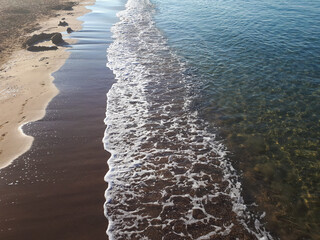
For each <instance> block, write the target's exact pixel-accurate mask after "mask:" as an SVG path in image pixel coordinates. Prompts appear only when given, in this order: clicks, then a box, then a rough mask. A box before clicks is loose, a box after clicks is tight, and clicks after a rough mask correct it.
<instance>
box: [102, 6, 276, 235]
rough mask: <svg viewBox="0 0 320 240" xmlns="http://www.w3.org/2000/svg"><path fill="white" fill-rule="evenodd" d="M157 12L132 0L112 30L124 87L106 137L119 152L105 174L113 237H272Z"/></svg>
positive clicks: (115, 95) (119, 87) (112, 104)
mask: <svg viewBox="0 0 320 240" xmlns="http://www.w3.org/2000/svg"><path fill="white" fill-rule="evenodd" d="M153 15H154V7H153V5H152V4H151V3H150V2H149V0H128V2H127V4H126V10H124V11H122V12H119V13H118V17H119V18H120V21H119V22H118V23H117V24H116V25H115V26H114V27H113V28H112V32H113V38H114V42H113V43H112V44H111V45H110V47H109V49H108V67H109V68H110V69H112V71H113V72H114V74H115V76H116V80H117V82H116V83H115V84H114V85H113V87H112V89H111V90H110V91H109V93H108V103H107V112H106V116H107V117H106V119H105V123H106V125H107V129H106V132H105V138H104V144H105V149H106V150H108V151H109V152H110V153H111V157H110V159H109V160H108V164H109V172H108V173H107V174H106V176H105V181H107V182H108V189H107V191H106V194H105V195H106V204H105V215H106V217H107V218H108V220H109V227H108V230H107V233H108V236H109V238H110V239H118V238H121V239H133V238H136V239H152V238H151V237H150V235H148V234H149V233H148V229H149V230H151V229H152V231H153V232H155V230H159V231H162V233H161V234H162V237H164V236H165V235H168V234H174V235H175V236H178V237H183V238H185V239H210V238H211V237H213V236H215V235H217V236H218V235H219V236H226V235H229V234H232V230H233V229H234V228H236V227H238V228H239V227H241V228H243V229H244V230H243V231H244V232H247V233H248V234H252V235H254V236H256V238H257V239H263V238H266V239H272V237H271V236H270V234H269V233H268V232H267V231H266V230H265V229H264V227H263V225H262V224H261V223H260V221H259V220H258V219H257V218H256V217H254V215H252V214H251V213H250V212H249V211H248V210H247V207H246V205H245V204H244V203H243V198H242V196H241V191H242V187H241V183H240V182H239V180H238V176H237V174H236V172H235V170H234V168H233V167H232V165H231V163H230V162H229V160H228V158H227V151H226V149H225V147H224V145H223V144H222V143H221V142H219V141H217V140H216V137H215V135H214V134H212V133H209V132H208V131H207V128H206V124H205V123H204V122H202V121H200V120H199V117H198V114H197V112H195V111H191V110H190V104H191V102H192V96H190V89H192V81H191V79H190V76H186V75H184V74H183V73H184V72H185V71H186V64H184V63H182V62H181V61H180V59H179V58H178V56H177V55H175V54H174V53H173V52H172V51H171V49H170V48H169V46H168V44H167V42H166V39H165V38H164V37H163V35H162V34H161V32H160V31H159V30H158V29H157V28H156V26H155V23H154V21H153ZM221 204H222V207H223V208H225V209H222V210H221V211H220V209H219V208H221ZM229 205H230V206H231V207H229ZM226 210H229V213H228V216H225V215H224V212H223V211H226ZM252 221H253V222H252ZM179 224H180V225H179ZM177 226H179V227H180V228H179V227H177ZM195 226H200V227H203V231H202V232H201V233H199V232H197V229H196V227H195ZM251 226H254V227H251ZM181 229H185V230H181Z"/></svg>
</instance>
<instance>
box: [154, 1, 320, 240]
mask: <svg viewBox="0 0 320 240" xmlns="http://www.w3.org/2000/svg"><path fill="white" fill-rule="evenodd" d="M153 2H154V3H155V4H156V6H157V14H156V17H155V18H156V22H157V26H158V27H159V28H160V29H161V30H162V31H163V32H164V34H165V36H166V37H167V38H168V39H169V43H170V45H171V47H172V48H173V49H175V50H176V51H177V52H178V54H179V55H180V56H183V57H184V60H185V61H186V62H187V63H188V64H189V66H190V67H192V74H193V76H194V79H193V81H194V82H195V85H197V86H198V88H197V90H198V95H197V97H196V100H195V101H194V108H195V109H197V110H198V111H199V113H200V115H201V117H202V118H203V119H205V120H206V121H207V122H209V123H210V124H211V126H213V127H219V130H218V134H219V139H222V140H224V141H223V142H224V144H225V145H226V146H227V147H228V149H229V150H230V151H231V153H232V154H230V155H229V157H232V160H233V163H234V164H235V165H237V169H238V170H242V171H243V178H244V179H243V182H244V183H245V192H246V196H247V199H246V200H247V201H248V202H252V201H255V202H257V203H258V204H259V205H260V206H261V207H262V209H265V210H267V218H268V220H269V227H270V228H272V229H273V230H274V231H276V232H277V233H278V234H280V235H281V236H285V238H288V236H290V237H289V238H292V239H302V238H306V239H310V238H312V239H317V238H319V235H318V233H319V230H320V229H319V223H320V218H319V216H320V209H319V208H320V198H319V196H320V192H319V189H320V185H319V184H320V181H319V172H320V163H319V158H320V140H319V136H320V104H319V102H320V101H319V100H320V58H319V56H320V28H319V25H320V3H319V1H308V2H305V1H300V0H289V1H240V0H239V1H238V0H237V1H206V0H200V1H191V0H187V1H184V2H183V4H181V3H177V2H175V1H171V0H154V1H153ZM293 229H294V230H293ZM291 234H292V235H291Z"/></svg>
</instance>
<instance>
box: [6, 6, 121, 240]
mask: <svg viewBox="0 0 320 240" xmlns="http://www.w3.org/2000/svg"><path fill="white" fill-rule="evenodd" d="M99 2H100V3H99ZM99 2H97V3H95V5H92V4H91V2H83V4H79V6H76V7H74V10H73V11H72V12H69V11H68V12H64V11H62V12H60V11H59V12H58V14H61V15H59V16H58V17H57V18H55V19H50V20H49V21H48V22H44V23H43V28H42V29H43V31H54V32H58V31H61V32H62V31H65V28H60V27H57V24H58V23H59V21H61V19H62V18H65V19H64V21H67V22H68V23H69V26H70V27H72V28H73V29H74V30H79V31H75V32H73V33H72V34H71V38H72V39H71V38H70V39H69V38H66V37H65V41H66V42H67V43H68V45H64V46H63V47H59V50H57V51H46V52H27V51H26V50H21V51H18V52H16V53H14V54H13V55H12V57H11V58H10V60H9V61H8V62H7V63H6V64H5V65H3V69H4V70H3V71H1V84H6V85H5V87H3V88H1V89H8V91H7V93H6V94H1V97H3V98H2V99H1V105H0V106H1V113H5V114H1V129H0V131H1V134H4V135H3V137H2V139H1V149H3V150H2V154H1V166H2V167H4V166H7V167H4V168H2V169H0V212H1V214H0V239H6V240H17V239H27V240H28V239H30V240H31V239H32V240H35V239H39V240H40V239H47V240H50V239H52V240H53V239H70V240H73V239H88V240H89V239H96V240H99V239H101V240H102V239H106V238H107V236H106V229H107V226H108V222H107V219H106V218H105V216H104V209H103V204H104V202H105V197H104V192H105V190H106V188H107V184H106V183H105V182H104V175H105V174H106V172H107V171H108V166H107V159H108V157H109V155H108V153H107V152H106V151H105V150H104V149H103V144H102V138H103V135H104V130H105V125H104V122H103V119H104V118H105V110H106V92H107V91H108V89H110V87H111V85H112V83H113V82H114V76H113V74H112V72H111V71H110V70H108V69H107V68H106V49H107V46H108V45H107V44H109V43H110V42H111V33H110V31H109V29H110V27H111V25H112V24H114V22H116V20H117V19H116V17H115V13H116V12H117V11H119V9H118V8H116V7H115V6H114V5H112V6H108V4H107V3H106V2H103V1H102V3H101V1H99ZM89 3H90V4H89ZM84 4H85V5H86V6H89V7H88V8H89V10H88V9H87V8H85V7H84ZM101 10H103V11H105V12H108V14H109V15H108V14H106V13H104V14H101ZM68 13H69V14H68ZM71 13H72V15H71ZM85 13H88V14H86V15H85V16H84V17H82V18H81V19H80V20H82V21H84V25H83V28H82V29H81V23H82V22H81V21H76V17H78V16H81V15H83V14H85ZM63 14H66V15H63ZM72 19H73V20H72ZM50 22H51V23H52V25H49V23H50ZM80 29H81V30H80ZM38 32H41V30H38ZM65 36H67V35H65ZM65 50H67V51H65ZM47 63H48V64H47ZM88 63H89V64H88ZM58 69H59V70H58ZM57 70H58V71H57ZM55 71H56V72H55ZM53 72H55V73H54V74H53V75H51V74H52V73H53ZM22 76H23V78H22ZM53 80H54V84H53V83H52V81H53ZM58 89H59V90H58ZM9 90H12V91H9ZM54 96H56V97H54ZM53 97H54V98H53ZM52 98H53V99H52ZM3 109H5V111H3ZM45 109H46V110H45ZM9 110H10V111H9ZM43 116H44V117H43ZM40 118H41V120H38V121H36V122H31V121H35V120H37V119H40ZM22 125H24V126H23V127H22V128H23V132H24V133H25V134H27V135H28V136H33V137H27V136H26V135H24V134H22V132H21V130H20V129H21V127H20V126H22ZM31 144H32V146H31V148H30V150H29V151H27V152H25V151H26V150H27V149H29V147H30V145H31ZM18 148H19V152H17V149H18ZM9 150H10V151H9ZM24 152H25V153H24ZM18 155H20V156H19V157H17V156H18ZM14 158H16V159H15V160H14V161H13V162H12V160H13V159H14ZM10 163H11V164H10Z"/></svg>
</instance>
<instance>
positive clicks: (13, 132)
mask: <svg viewBox="0 0 320 240" xmlns="http://www.w3.org/2000/svg"><path fill="white" fill-rule="evenodd" d="M78 3H80V4H78V5H77V6H75V7H73V9H74V10H73V11H64V10H62V11H58V12H57V13H56V14H57V15H58V16H57V17H54V18H50V19H47V20H46V21H43V22H41V23H39V25H38V27H39V29H38V30H37V31H35V32H32V33H31V34H30V35H33V34H39V33H41V32H45V33H51V32H65V31H66V27H62V26H58V23H59V21H60V20H61V19H65V20H64V21H66V22H67V23H68V24H69V26H70V27H71V28H72V29H73V30H75V31H77V30H79V29H81V21H78V20H77V18H78V17H79V16H82V15H84V14H85V13H86V12H88V9H87V8H85V5H84V4H83V3H81V1H78ZM92 3H93V1H91V2H90V1H86V2H85V4H86V5H88V4H92ZM66 34H67V33H66ZM66 41H67V44H68V43H69V44H70V43H72V40H66ZM41 45H52V43H51V41H50V42H47V43H42V44H41ZM67 48H68V45H64V46H60V47H59V48H58V50H56V51H43V52H30V51H26V50H24V49H23V50H19V51H16V52H14V53H13V54H12V55H11V57H10V58H9V59H8V61H7V62H6V63H5V64H3V65H2V66H1V71H0V91H1V95H0V108H1V114H0V168H3V167H6V166H8V165H9V164H10V163H11V162H12V161H13V160H14V159H15V158H17V157H18V156H20V155H21V154H23V153H24V152H25V151H27V150H28V149H29V148H30V147H31V144H32V141H33V138H32V137H30V136H26V135H24V134H23V133H22V131H21V126H23V125H24V124H25V123H27V122H31V121H35V120H38V119H41V118H42V117H43V116H44V114H45V108H46V106H47V104H48V102H49V101H50V100H51V99H52V98H53V97H54V96H56V95H57V93H58V90H57V88H56V87H55V86H54V84H53V83H52V81H53V77H52V76H51V74H52V73H53V72H55V71H57V70H58V69H59V68H60V67H61V66H62V65H63V64H64V62H65V60H66V59H67V58H68V57H69V53H68V52H66V51H65V50H66V49H67Z"/></svg>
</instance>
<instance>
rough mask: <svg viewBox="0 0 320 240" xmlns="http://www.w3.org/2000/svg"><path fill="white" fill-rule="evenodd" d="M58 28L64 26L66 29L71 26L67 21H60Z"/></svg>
mask: <svg viewBox="0 0 320 240" xmlns="http://www.w3.org/2000/svg"><path fill="white" fill-rule="evenodd" d="M58 26H63V27H66V26H69V24H68V23H67V22H66V21H62V22H61V21H59V24H58Z"/></svg>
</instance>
